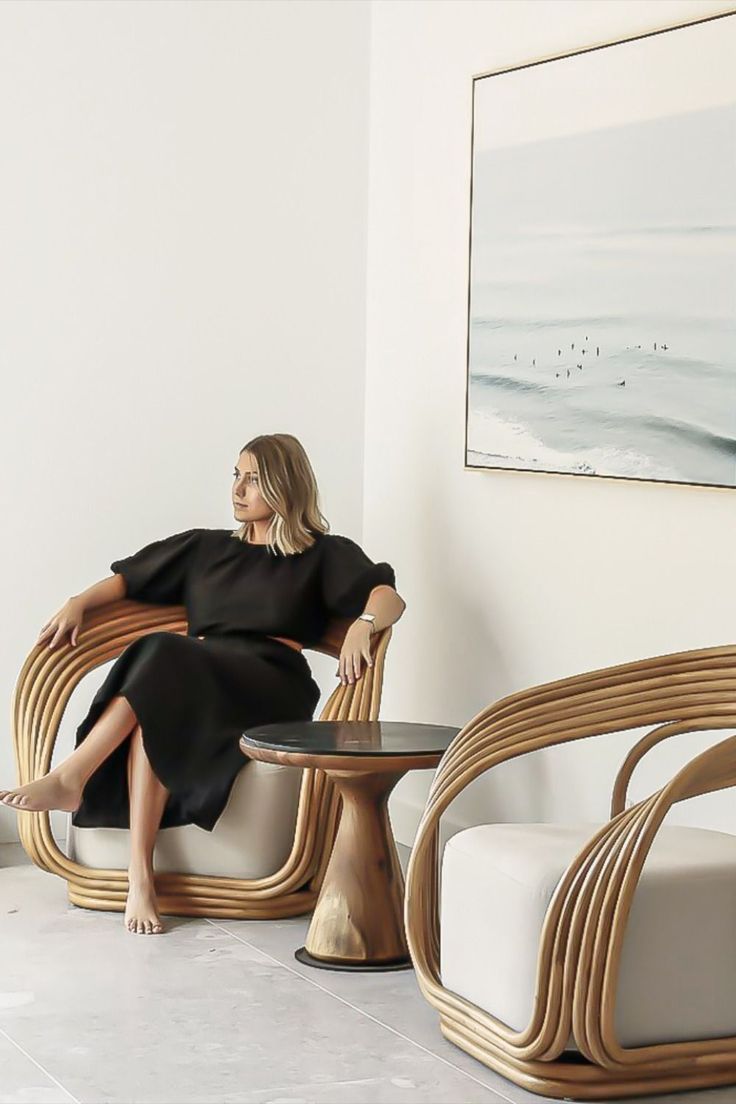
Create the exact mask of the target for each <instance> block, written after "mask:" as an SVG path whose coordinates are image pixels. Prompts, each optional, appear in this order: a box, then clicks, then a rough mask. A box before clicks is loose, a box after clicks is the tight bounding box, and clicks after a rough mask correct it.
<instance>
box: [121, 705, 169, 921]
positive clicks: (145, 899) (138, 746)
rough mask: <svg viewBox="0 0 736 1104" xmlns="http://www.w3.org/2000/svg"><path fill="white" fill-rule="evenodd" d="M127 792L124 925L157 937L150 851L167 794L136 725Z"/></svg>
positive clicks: (130, 755) (132, 739) (139, 728)
mask: <svg viewBox="0 0 736 1104" xmlns="http://www.w3.org/2000/svg"><path fill="white" fill-rule="evenodd" d="M128 793H129V798H130V862H129V864H128V887H129V888H128V902H127V905H126V908H125V926H126V927H127V928H128V930H129V931H132V932H136V933H139V934H144V935H149V934H156V935H157V934H158V933H159V932H161V931H163V928H162V925H161V917H160V916H159V914H158V912H157V910H156V891H155V885H154V872H153V848H154V844H155V842H156V834H157V832H158V828H159V825H160V823H161V817H162V816H163V812H164V808H165V807H166V800H167V798H168V796H169V791H168V790H167V788H166V787H165V786H164V785H163V783H162V782H160V781H159V779H158V778H157V776H156V775H155V773H154V771H153V768H152V767H151V763H150V760H149V758H148V756H147V755H146V749H145V747H144V745H143V736H142V733H141V727H140V725H137V726H136V728H135V731H134V732H133V735H132V737H131V741H130V754H129V755H128Z"/></svg>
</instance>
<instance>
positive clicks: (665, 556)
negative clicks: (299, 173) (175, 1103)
mask: <svg viewBox="0 0 736 1104" xmlns="http://www.w3.org/2000/svg"><path fill="white" fill-rule="evenodd" d="M730 7H733V5H727V4H718V3H701V2H695V0H692V2H681V3H673V2H665V0H656V2H643V0H642V2H639V0H637V2H627V0H613V2H610V3H609V2H589V3H577V2H567V0H564V2H561V0H543V2H541V3H528V2H524V0H510V2H505V0H498V2H494V3H474V2H471V3H463V2H460V0H449V2H444V0H433V2H431V3H393V2H386V0H377V2H375V3H374V4H373V6H372V22H371V100H370V193H369V230H368V315H367V394H366V457H365V462H366V473H365V486H366V497H365V519H364V530H363V533H364V538H365V540H366V543H367V545H368V546H370V547H372V548H373V547H377V546H378V545H379V544H380V545H381V547H382V548H383V547H385V549H386V551H387V555H388V553H389V552H390V554H391V558H392V560H393V562H394V565H395V568H396V572H397V585H398V587H399V589H400V591H401V593H402V594H403V595H404V597H405V598H406V601H407V610H406V613H405V615H404V618H403V619H402V621H401V622H400V623H399V625H398V626H397V628H396V631H395V633H394V637H393V640H392V643H391V647H390V651H389V657H388V676H387V683H386V691H385V694H384V698H383V706H382V715H383V716H384V717H387V718H388V717H390V718H392V719H397V720H398V719H404V720H416V721H426V722H430V721H431V722H437V723H444V724H451V725H456V726H462V725H463V724H465V723H466V722H467V721H468V720H469V719H470V718H471V717H473V716H474V715H475V714H476V713H478V712H479V711H480V710H481V709H482V708H483V707H484V706H486V705H487V704H489V703H491V702H493V701H495V700H496V699H498V698H500V697H502V696H504V695H506V694H509V693H511V692H513V691H515V690H520V689H523V688H524V687H527V686H532V685H535V684H537V683H541V682H547V681H550V680H554V679H559V678H564V677H566V676H568V675H573V674H575V673H577V672H581V671H586V670H592V669H595V668H597V667H603V666H607V665H610V664H616V663H622V662H626V661H628V660H632V659H638V658H642V657H645V656H648V655H658V654H664V653H668V652H674V651H679V650H681V649H686V648H697V647H706V646H709V645H714V644H724V643H729V642H733V641H734V639H736V629H735V628H734V626H735V625H736V592H735V589H734V586H733V555H734V553H733V548H734V536H736V526H735V524H734V508H735V507H736V492H734V491H729V490H717V489H696V488H690V487H684V486H674V485H670V486H668V485H666V484H656V483H645V482H642V483H639V482H630V481H624V480H613V479H608V480H607V479H593V478H583V477H575V476H557V475H543V474H526V473H514V472H502V471H488V470H486V471H483V470H472V471H471V470H463V462H464V456H463V447H464V417H465V342H466V312H467V266H468V255H467V251H468V222H469V184H470V123H471V97H472V80H471V78H472V76H473V75H474V74H478V73H483V72H487V71H488V70H492V69H494V68H496V67H500V66H503V65H511V64H518V63H523V62H526V61H529V60H532V59H540V58H543V57H547V56H551V55H555V54H558V53H564V52H566V51H569V50H572V49H575V48H580V47H583V46H590V45H596V44H602V43H605V42H608V41H612V40H615V39H617V38H622V37H626V36H628V35H632V34H637V33H641V32H644V31H648V30H655V29H657V28H660V27H665V26H671V25H673V24H676V23H678V22H681V21H685V20H687V19H694V18H698V17H702V16H705V15H708V14H712V13H715V12H718V11H725V10H729V8H730ZM686 79H687V77H686V74H683V80H686ZM704 187H707V182H704ZM722 735H723V734H721V736H722ZM713 738H714V736H713V734H710V735H709V736H707V737H703V738H700V737H691V736H687V737H679V738H678V741H677V742H673V746H667V747H664V748H663V749H662V751H661V752H659V753H655V754H653V755H652V762H651V766H648V767H645V768H643V769H642V772H641V775H640V776H637V777H636V778H635V785H634V790H633V793H634V796H635V797H640V796H643V795H644V794H645V793H647V792H650V790H651V788H652V787H654V786H655V785H657V784H658V783H659V784H661V782H662V781H664V780H665V779H666V778H667V777H668V774H669V772H671V771H672V770H673V769H674V768H675V766H676V765H677V764H679V763H681V762H683V761H684V757H685V756H686V755H689V754H692V753H693V752H694V750H695V748H696V747H701V746H704V745H705V744H706V743H708V742H712V740H713ZM632 740H633V734H632V733H627V734H623V735H620V736H618V735H617V736H608V737H601V738H599V739H598V740H595V741H587V742H586V745H580V744H574V745H570V746H569V747H567V748H565V749H562V750H559V751H554V752H551V753H547V754H545V755H536V756H534V757H530V758H528V759H525V760H520V761H518V762H515V763H511V764H507V765H505V766H504V768H502V769H501V770H499V771H497V772H496V773H495V774H494V776H493V777H489V776H487V777H486V778H484V779H480V780H479V781H478V782H476V783H474V785H473V787H472V788H471V789H470V790H469V791H467V792H466V793H465V794H464V795H462V796H461V797H460V798H459V799H458V800H457V801H456V802H455V803H454V805H453V806H452V807H451V809H450V810H449V813H448V815H447V821H448V824H449V828H450V830H452V829H453V827H458V826H461V825H465V824H470V823H473V822H477V821H483V820H490V819H499V820H514V819H516V820H519V819H530V820H548V819H553V818H556V817H560V818H563V819H565V818H567V819H584V820H587V819H596V818H597V817H601V818H603V817H605V816H606V814H607V808H608V801H609V796H610V785H611V782H612V779H613V774H614V771H615V767H616V766H617V765H618V763H619V762H620V760H621V758H622V755H623V752H624V748H625V747H628V746H629V745H630V744H631V742H632ZM428 783H429V777H428V773H427V772H422V773H421V774H414V775H410V776H408V777H407V778H406V779H404V780H403V781H402V782H401V783H400V785H399V787H398V788H397V790H396V791H395V794H394V796H393V798H392V801H391V813H392V818H393V821H394V826H395V829H396V831H397V834H398V836H399V838H400V839H402V840H403V841H404V842H405V843H410V842H411V840H412V838H413V833H414V830H415V827H416V823H417V819H418V816H419V812H420V810H421V807H422V803H423V800H424V797H425V794H426V790H427V786H428ZM696 805H699V806H700V807H699V808H696ZM677 815H678V817H680V818H682V819H687V818H689V817H693V818H696V819H700V820H701V822H703V823H710V824H711V825H713V826H721V827H725V828H730V829H731V830H733V831H736V809H735V808H734V804H733V794H732V792H731V793H730V794H729V793H728V792H726V793H724V794H721V795H718V797H715V798H713V799H700V800H699V802H698V803H691V804H690V808H685V809H682V810H678V814H677Z"/></svg>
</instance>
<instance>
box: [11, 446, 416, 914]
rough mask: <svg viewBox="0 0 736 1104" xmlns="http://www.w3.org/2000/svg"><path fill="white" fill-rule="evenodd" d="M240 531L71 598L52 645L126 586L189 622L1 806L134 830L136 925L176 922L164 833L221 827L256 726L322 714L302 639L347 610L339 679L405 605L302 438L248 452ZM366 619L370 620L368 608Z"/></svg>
mask: <svg viewBox="0 0 736 1104" xmlns="http://www.w3.org/2000/svg"><path fill="white" fill-rule="evenodd" d="M232 497H233V506H234V509H235V517H236V519H237V520H238V521H240V522H241V525H240V527H239V528H238V529H236V530H235V531H232V530H230V529H188V530H186V531H185V532H182V533H175V534H174V535H173V536H171V537H165V538H163V539H162V540H156V541H154V542H153V543H152V544H148V545H146V546H145V547H144V548H141V549H140V551H138V552H135V553H134V554H133V555H131V556H128V557H126V558H125V559H120V560H114V561H113V562H112V563H111V564H110V569H111V571H112V572H113V573H114V574H113V575H112V577H111V578H107V579H103V580H101V581H100V582H98V583H95V584H94V585H93V586H91V587H89V589H88V590H85V591H84V592H83V593H82V594H78V595H75V596H73V597H72V598H70V599H69V600H68V601H67V602H66V603H65V604H64V605H63V606H62V607H61V609H60V610H59V611H58V612H57V613H56V614H54V616H53V617H51V618H50V620H49V621H47V622H46V624H45V625H44V626H43V627H42V629H41V632H40V634H39V637H38V640H37V644H39V645H40V644H41V643H42V642H44V641H45V640H47V639H49V637H51V640H50V643H49V647H50V648H53V647H55V645H56V644H58V643H60V642H61V641H62V640H63V638H64V636H65V634H66V633H69V634H70V643H71V644H72V645H76V643H77V640H78V637H79V631H80V628H81V625H82V620H83V616H84V613H85V611H86V610H87V609H90V608H92V607H94V606H98V605H101V604H103V603H107V602H113V601H116V600H119V599H121V598H124V597H128V598H134V599H136V600H138V601H142V602H153V603H160V604H173V605H183V606H185V608H186V611H187V621H188V632H187V635H186V636H183V635H181V634H180V633H170V632H152V633H148V634H147V635H145V636H141V637H139V638H138V639H136V640H134V641H133V643H132V644H130V645H128V647H127V648H126V649H125V650H124V651H123V652H122V653H121V655H119V656H118V658H117V659H116V661H115V663H114V664H113V666H112V667H111V669H110V671H109V672H108V675H107V677H106V678H105V680H104V682H103V683H102V685H101V687H100V689H99V690H98V692H97V694H96V695H95V697H94V699H93V701H92V704H91V706H90V708H89V711H88V713H87V716H86V717H85V719H84V720H83V721H82V723H81V724H80V725H79V727H78V729H77V735H76V742H75V750H74V751H73V752H72V754H71V755H69V756H68V757H67V758H66V759H65V760H64V761H63V762H62V763H60V764H59V765H58V766H57V767H55V768H54V769H53V770H52V771H50V772H49V773H48V774H47V775H45V776H44V777H43V778H40V779H37V780H36V781H34V782H30V783H28V784H27V785H25V786H19V787H17V788H15V789H12V790H0V801H2V802H3V804H5V805H8V806H10V807H11V808H17V809H27V810H35V811H38V810H47V809H65V810H67V811H70V812H72V814H73V815H72V823H73V824H75V825H79V826H80V827H93V826H105V827H113V828H130V833H131V851H130V863H129V866H128V879H129V889H128V898H127V903H126V910H125V924H126V927H127V928H128V930H129V931H131V932H136V933H141V934H149V933H158V932H160V931H162V930H163V929H162V925H161V919H160V916H159V914H158V911H157V907H156V895H155V889H154V871H153V848H154V844H155V839H156V833H157V831H158V829H159V828H160V827H161V828H168V827H174V826H175V825H181V824H197V825H199V827H200V828H204V829H205V830H207V831H212V829H213V828H214V826H215V824H216V822H217V820H218V818H219V816H220V814H221V813H222V811H223V809H224V808H225V805H226V804H227V800H228V797H229V794H230V790H231V787H232V784H233V782H234V780H235V778H236V776H237V774H238V773H239V771H240V770H242V769H243V766H244V759H243V754H242V752H241V751H240V747H239V740H240V735H241V733H242V731H243V729H245V728H248V727H250V726H253V725H257V724H263V723H266V722H276V721H292V720H293V721H299V720H311V719H312V716H313V714H314V709H315V707H316V705H317V702H318V700H319V696H320V689H319V686H318V685H317V683H316V682H315V681H314V679H313V678H312V675H311V671H310V668H309V664H308V663H307V660H306V658H305V657H304V656H303V655H302V648H303V647H304V646H309V645H310V644H314V643H316V642H317V641H318V640H319V639H320V638H321V637H322V636H323V633H324V630H325V628H326V626H327V623H328V621H329V620H330V619H332V618H334V617H350V618H355V620H353V622H352V624H351V625H350V626H349V628H348V630H347V633H346V636H345V640H344V643H343V645H342V649H341V651H340V658H339V663H338V669H337V672H336V674H337V675H338V676H339V678H340V681H341V682H342V683H343V684H344V683H346V682H348V683H352V682H353V681H355V680H356V679H358V678H360V676H361V662H362V660H363V659H365V661H366V663H368V664H370V663H372V660H371V655H370V648H369V638H370V636H371V633H372V632H375V631H377V630H379V629H383V628H385V627H386V626H388V625H392V624H393V623H394V622H395V621H397V620H398V619H399V617H400V616H401V614H402V613H403V611H404V609H405V603H404V601H403V599H402V598H400V597H399V595H398V594H397V593H396V591H395V589H394V585H395V581H396V580H395V575H394V571H393V568H392V567H391V565H390V564H388V563H374V562H373V561H372V560H370V559H369V558H368V556H366V554H365V553H364V552H363V550H362V549H361V548H360V547H359V545H357V544H356V543H355V542H354V541H352V540H350V538H348V537H342V536H337V535H334V534H330V533H328V531H327V530H328V525H327V523H326V521H325V519H324V517H323V516H322V514H321V512H320V510H319V508H318V504H317V503H318V492H317V484H316V480H315V477H314V472H313V470H312V467H311V464H310V463H309V460H308V458H307V455H306V453H305V451H304V449H303V447H302V445H301V443H300V442H299V441H298V440H297V439H296V438H295V437H293V436H291V435H290V434H288V433H274V434H268V435H264V436H259V437H254V438H253V439H252V440H251V441H249V442H248V444H247V445H244V447H243V449H242V450H241V452H240V454H239V457H238V463H237V464H236V465H235V471H234V481H233V488H232ZM363 614H365V615H366V618H365V619H363V618H362V616H361V615H363Z"/></svg>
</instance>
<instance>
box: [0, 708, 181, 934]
mask: <svg viewBox="0 0 736 1104" xmlns="http://www.w3.org/2000/svg"><path fill="white" fill-rule="evenodd" d="M131 730H133V733H132V736H131V741H130V754H129V756H128V792H129V795H130V835H131V841H130V842H131V850H130V863H129V867H128V902H127V905H126V911H125V923H126V926H127V927H128V930H129V931H132V932H136V934H149V933H155V934H158V932H159V931H161V930H162V928H161V920H160V917H159V915H158V913H157V912H156V904H155V892H154V879H153V847H154V843H155V839H156V833H157V831H158V827H159V824H160V823H161V817H162V815H163V810H164V807H165V805H166V799H167V796H168V793H169V791H168V790H167V789H166V788H165V786H163V784H162V783H161V782H160V781H159V779H158V778H157V777H156V775H155V774H154V772H153V768H152V767H151V764H150V762H149V760H148V756H147V755H146V751H145V748H144V747H143V739H142V735H141V729H140V725H139V724H138V718H137V717H136V715H135V712H134V711H133V708H132V707H131V705H130V704H129V702H128V700H127V699H126V698H125V697H123V696H122V695H119V694H118V695H116V696H115V697H113V698H112V699H111V700H110V701H109V702H108V703H107V706H106V707H105V709H104V710H103V712H102V714H101V715H100V717H99V719H98V720H97V721H96V723H95V724H94V725H93V726H92V728H91V729H90V731H89V732H88V733H87V735H86V737H85V738H84V740H83V741H82V743H81V744H80V745H79V747H78V748H76V749H75V750H74V751H73V752H72V753H71V755H68V756H67V758H66V759H64V760H63V762H61V763H59V765H58V766H57V767H54V769H53V770H51V771H49V773H48V774H45V775H44V776H43V778H37V779H35V780H34V781H33V782H28V783H26V785H24V786H15V787H14V788H13V789H11V790H2V789H0V802H2V804H3V805H6V806H7V807H8V808H11V809H19V810H26V811H29V812H41V811H48V810H50V809H62V810H65V811H66V812H76V810H77V809H78V808H79V805H80V804H81V801H82V792H83V790H84V787H85V785H86V784H87V781H88V779H89V778H90V777H91V775H92V774H93V773H94V771H95V770H97V768H98V767H99V765H100V764H101V763H102V762H103V761H104V760H105V759H107V757H108V755H110V754H111V753H112V752H113V751H114V750H115V748H116V747H118V745H119V744H121V743H122V742H123V740H125V739H126V738H127V736H128V735H130V733H131Z"/></svg>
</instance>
